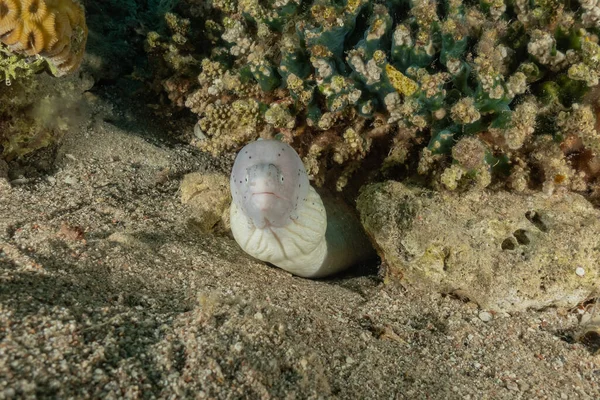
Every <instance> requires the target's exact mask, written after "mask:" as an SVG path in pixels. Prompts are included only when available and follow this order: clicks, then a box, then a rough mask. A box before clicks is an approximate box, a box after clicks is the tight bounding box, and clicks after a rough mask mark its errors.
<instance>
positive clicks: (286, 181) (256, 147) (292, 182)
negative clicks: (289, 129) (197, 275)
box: [230, 140, 375, 278]
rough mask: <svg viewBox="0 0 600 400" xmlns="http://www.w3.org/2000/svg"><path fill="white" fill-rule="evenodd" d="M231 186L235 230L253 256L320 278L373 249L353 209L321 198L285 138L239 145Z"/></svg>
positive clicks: (365, 258) (359, 259)
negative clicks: (284, 141)
mask: <svg viewBox="0 0 600 400" xmlns="http://www.w3.org/2000/svg"><path fill="white" fill-rule="evenodd" d="M230 187H231V195H232V197H233V202H232V204H231V209H230V213H231V230H232V232H233V236H234V238H235V240H236V242H237V243H238V244H239V245H240V247H241V248H242V249H243V250H244V251H245V252H246V253H248V254H249V255H251V256H252V257H254V258H257V259H259V260H261V261H265V262H268V263H270V264H273V265H275V266H277V267H279V268H281V269H284V270H286V271H288V272H291V273H292V274H294V275H298V276H301V277H305V278H321V277H325V276H328V275H332V274H335V273H337V272H340V271H342V270H344V269H346V268H348V267H350V266H352V265H354V264H360V263H363V262H366V261H368V260H369V259H371V258H373V257H374V255H375V251H374V250H373V247H372V246H371V243H370V241H369V239H368V238H367V236H366V235H365V233H364V231H363V229H362V226H361V224H360V222H359V221H358V218H357V217H356V216H355V214H354V213H353V212H352V210H351V209H350V208H349V207H348V206H346V205H345V204H344V203H343V202H342V201H340V200H336V199H334V198H333V197H332V196H324V197H323V198H321V196H320V195H319V194H318V193H317V192H316V191H315V189H314V188H313V187H312V186H311V185H310V183H309V181H308V176H307V175H306V170H305V169H304V165H303V164H302V160H301V159H300V157H299V156H298V154H297V153H296V151H295V150H294V149H293V148H292V147H291V146H289V145H287V144H285V143H283V142H280V141H278V140H258V141H256V142H253V143H250V144H248V145H247V146H245V147H244V148H243V149H242V150H240V152H239V153H238V155H237V157H236V159H235V162H234V165H233V169H232V172H231V179H230Z"/></svg>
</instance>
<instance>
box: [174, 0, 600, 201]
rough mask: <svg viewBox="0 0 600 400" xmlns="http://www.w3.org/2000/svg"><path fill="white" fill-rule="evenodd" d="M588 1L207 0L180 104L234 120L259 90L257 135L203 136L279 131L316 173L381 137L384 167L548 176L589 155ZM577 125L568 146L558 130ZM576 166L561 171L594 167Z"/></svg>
mask: <svg viewBox="0 0 600 400" xmlns="http://www.w3.org/2000/svg"><path fill="white" fill-rule="evenodd" d="M597 9H598V2H597V1H596V0H581V1H580V2H579V4H578V5H574V4H571V3H569V2H566V1H562V0H532V1H527V2H526V1H522V0H515V1H503V0H498V1H496V0H482V1H480V2H479V3H477V2H463V1H462V0H443V1H432V0H387V1H378V2H371V1H366V0H341V1H331V0H315V1H310V0H308V1H304V2H300V1H294V0H267V1H260V2H259V1H256V0H228V1H215V2H213V3H212V5H211V6H210V7H208V8H207V12H206V14H205V16H204V24H205V26H210V27H211V30H210V32H211V35H213V37H215V38H216V39H215V40H214V42H212V47H211V48H210V54H209V55H208V56H207V57H206V59H205V60H204V61H202V66H201V72H200V74H199V76H198V79H197V81H198V83H199V87H197V88H194V90H190V91H189V92H188V93H187V94H186V102H185V104H186V106H187V107H188V108H190V109H191V110H192V111H193V112H195V113H197V114H198V116H199V124H200V126H209V125H210V126H213V125H214V126H216V125H215V124H217V125H218V122H217V120H219V119H220V118H221V119H222V121H221V123H222V124H223V126H230V125H231V118H233V117H234V116H232V115H233V114H235V112H233V114H232V111H231V108H232V105H233V104H235V103H236V102H239V101H244V102H251V101H254V102H256V105H257V106H256V107H255V109H256V110H257V111H256V113H255V114H252V118H253V119H252V123H251V124H250V125H249V126H252V127H253V129H255V131H254V134H253V135H250V134H249V133H248V132H246V131H244V133H240V131H239V129H233V130H232V131H231V132H229V133H227V132H224V131H219V133H216V134H213V133H212V131H211V130H210V129H209V130H206V131H204V130H203V135H202V140H201V141H202V142H205V143H203V144H202V147H204V148H210V149H213V151H216V152H217V153H218V152H222V151H227V150H235V149H237V148H238V147H239V146H241V145H243V144H244V141H246V140H250V139H253V138H255V137H257V136H264V137H272V136H276V135H280V136H283V138H284V140H286V141H288V142H291V143H293V144H294V145H295V147H296V148H297V149H298V150H299V151H300V153H301V154H302V156H303V157H304V161H305V163H306V165H307V168H308V171H309V174H311V177H312V178H313V179H315V180H316V181H317V182H319V183H322V182H324V177H325V172H326V171H328V170H330V169H331V166H333V165H335V164H340V165H341V166H342V169H341V170H340V172H339V174H338V178H339V179H338V181H337V184H336V186H337V188H338V189H339V188H342V187H343V186H344V185H345V184H346V183H347V182H348V180H349V179H350V177H351V174H352V173H353V172H354V171H355V170H357V169H358V166H359V165H360V164H361V162H362V160H364V159H365V158H366V157H367V156H368V155H369V154H370V152H371V151H372V149H373V148H378V149H380V150H379V151H381V149H382V148H383V149H385V150H383V154H384V157H383V160H382V165H383V166H384V167H385V169H389V168H390V167H393V166H394V165H395V164H403V165H405V166H406V167H408V168H413V167H416V171H417V172H419V173H420V174H427V175H429V176H430V177H431V178H432V179H433V182H437V183H442V184H443V185H444V186H445V187H447V188H450V189H455V188H459V187H463V186H464V185H463V183H469V182H475V183H476V185H477V186H478V187H485V186H487V185H489V184H491V183H493V182H495V181H497V182H500V183H503V182H505V183H507V184H509V185H511V186H512V187H513V188H515V189H517V188H518V189H519V190H521V189H523V188H525V187H527V186H529V185H534V184H536V183H537V184H544V185H546V186H547V187H549V186H552V185H549V184H547V182H549V181H553V180H555V179H554V178H549V177H551V176H556V174H555V173H553V172H548V171H550V170H551V169H552V168H554V167H550V165H567V166H569V165H571V163H572V160H575V159H576V158H577V157H578V155H579V154H580V153H581V154H583V152H587V153H585V154H588V155H589V154H590V153H589V152H591V154H592V157H598V156H599V152H600V147H599V142H598V136H599V135H598V132H597V131H596V128H595V125H596V124H595V114H594V112H593V111H591V108H590V107H589V106H587V105H586V102H587V101H589V96H588V97H586V95H587V94H588V93H589V92H590V88H592V87H594V86H596V85H598V81H599V80H600V46H599V45H598V36H599V34H600V23H599V21H598V18H597ZM207 54H208V53H207ZM215 104H216V105H215ZM215 107H217V108H218V109H219V110H220V109H223V110H228V113H225V114H222V113H221V114H215V113H214V109H215ZM228 107H229V108H228ZM596 112H597V111H596ZM566 120H569V122H570V123H565V122H564V121H566ZM539 136H543V137H545V138H549V139H550V140H551V142H552V143H555V144H556V146H558V147H557V148H558V149H559V151H558V152H556V151H554V150H556V148H552V151H550V150H548V149H550V147H551V146H550V145H548V144H547V143H546V141H544V140H546V139H544V140H540V139H538V137H539ZM573 138H576V139H577V140H579V142H578V143H581V145H580V146H579V147H577V146H566V145H561V143H563V142H566V141H570V142H569V143H571V142H572V141H573V140H574V139H573ZM375 141H380V142H383V143H386V144H385V145H382V146H373V143H375ZM461 143H462V144H463V145H460V144H461ZM386 146H387V147H386ZM539 146H541V147H539ZM549 146H550V147H549ZM482 148H485V151H483V152H482V150H481V149H482ZM542 148H543V149H545V150H543V151H542V150H540V149H542ZM538 150H539V151H538ZM540 151H541V153H540ZM471 153H472V154H471ZM575 153H577V154H575ZM482 154H483V155H482ZM539 154H544V157H542V158H543V159H544V160H546V161H548V160H549V159H550V158H552V157H555V158H556V160H557V161H556V162H555V163H554V164H553V163H552V162H550V161H548V162H546V161H544V162H540V161H539V160H538V159H539V158H540V156H539ZM415 156H416V157H415ZM586 157H588V156H586ZM588 158H589V157H588ZM474 159H477V160H478V161H477V162H478V163H479V164H477V163H475V164H477V166H474V165H475V164H474V161H472V160H474ZM415 160H416V162H415ZM465 160H471V161H469V162H466V161H465ZM465 163H466V164H465ZM577 168H578V167H577V166H576V165H574V164H573V166H572V168H571V169H572V170H573V171H574V172H569V173H568V175H569V176H571V177H572V178H573V179H571V178H569V179H565V180H563V181H561V185H563V186H564V185H567V183H564V182H577V184H573V185H571V186H568V185H567V186H568V187H569V188H570V189H573V190H582V188H583V190H587V188H589V187H590V185H592V184H594V182H597V181H598V179H600V178H599V177H598V175H600V174H597V173H594V172H590V171H592V169H589V168H588V169H585V170H584V169H581V170H577ZM558 169H560V170H561V171H562V170H565V171H566V170H567V169H566V167H565V168H562V167H561V168H558ZM581 173H583V174H584V175H585V176H583V177H582V176H581ZM578 174H579V175H578ZM575 175H578V176H579V178H577V179H575ZM536 178H537V179H538V181H537V182H536V181H535V179H536ZM559 180H560V179H559ZM581 182H584V183H585V184H581Z"/></svg>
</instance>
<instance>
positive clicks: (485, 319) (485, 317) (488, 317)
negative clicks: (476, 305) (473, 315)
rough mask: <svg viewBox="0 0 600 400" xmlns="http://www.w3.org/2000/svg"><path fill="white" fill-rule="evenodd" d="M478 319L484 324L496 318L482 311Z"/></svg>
mask: <svg viewBox="0 0 600 400" xmlns="http://www.w3.org/2000/svg"><path fill="white" fill-rule="evenodd" d="M478 317H479V319H480V320H482V321H483V322H490V321H491V320H492V319H494V317H493V316H492V314H490V313H489V312H487V311H481V312H480V313H479V314H478Z"/></svg>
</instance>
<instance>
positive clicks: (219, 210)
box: [180, 172, 231, 232]
mask: <svg viewBox="0 0 600 400" xmlns="http://www.w3.org/2000/svg"><path fill="white" fill-rule="evenodd" d="M180 190H181V202H182V203H183V204H187V205H189V206H190V208H191V209H192V214H193V221H192V222H193V223H194V225H195V226H197V227H198V228H199V229H200V230H201V231H202V232H210V231H212V230H214V229H215V226H217V225H219V224H220V225H221V226H222V227H223V229H224V230H227V225H228V224H229V212H228V211H229V204H231V195H230V192H229V178H228V177H227V176H225V175H222V174H218V173H201V172H194V173H191V174H187V175H186V176H185V177H184V178H183V181H182V182H181V186H180Z"/></svg>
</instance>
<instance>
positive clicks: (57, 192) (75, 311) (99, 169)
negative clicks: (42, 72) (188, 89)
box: [0, 99, 600, 399]
mask: <svg viewBox="0 0 600 400" xmlns="http://www.w3.org/2000/svg"><path fill="white" fill-rule="evenodd" d="M96 101H97V103H96V106H95V107H96V108H97V110H96V112H95V113H94V114H93V117H91V118H90V119H89V120H88V121H86V123H85V124H84V125H82V126H79V127H76V128H73V129H72V130H71V131H70V132H69V133H68V134H67V135H66V136H65V138H64V140H62V142H61V143H60V145H59V146H58V148H54V149H49V150H47V151H45V152H42V153H40V154H39V155H36V156H34V157H29V158H27V159H25V160H24V161H20V162H18V163H17V162H14V163H12V164H10V170H9V178H8V180H6V181H3V182H4V183H3V184H1V185H0V399H4V398H218V399H237V398H248V399H254V398H264V399H268V398H282V399H304V398H340V399H350V398H357V399H394V398H398V399H403V398H406V399H515V398H523V399H534V398H535V399H598V398H600V355H593V353H592V351H591V349H590V348H588V347H586V346H584V345H582V344H580V343H575V342H574V341H573V339H572V338H573V333H574V332H575V331H576V329H577V325H578V316H577V313H576V312H573V311H572V310H564V309H555V308H549V309H546V310H543V311H528V312H523V313H515V314H512V315H508V314H502V315H501V314H496V315H492V316H491V317H493V318H491V319H489V315H487V314H485V313H483V314H482V313H481V311H482V310H480V309H478V307H477V305H476V304H474V303H470V302H463V301H461V300H459V299H456V298H450V297H447V296H442V295H440V294H436V293H414V292H412V291H410V290H405V289H403V288H402V287H401V286H400V285H394V284H384V283H383V282H382V281H381V280H380V279H379V278H378V277H377V274H376V271H375V273H373V271H366V272H363V271H354V272H353V273H351V274H347V275H345V276H341V277H338V278H335V279H331V280H320V281H312V280H306V279H301V278H297V277H293V276H291V275H290V274H288V273H286V272H284V271H282V270H279V269H276V268H272V267H269V266H267V265H264V264H262V263H259V262H256V261H253V260H252V259H250V258H249V257H248V256H246V255H245V254H244V253H243V252H242V251H241V250H240V249H239V248H238V246H237V245H236V243H235V242H234V241H233V240H232V239H231V238H230V237H229V236H228V235H226V234H205V233H201V232H200V231H199V230H198V229H197V228H195V227H194V224H193V223H191V221H192V220H193V212H192V210H190V209H189V208H187V207H186V206H185V205H183V204H182V203H181V201H180V196H179V193H178V190H179V184H180V182H181V179H182V177H183V176H184V175H185V174H187V173H190V172H196V171H200V172H214V171H217V172H218V171H221V172H223V173H225V174H226V173H228V168H230V166H231V162H232V157H227V158H226V159H220V160H216V159H213V158H211V157H209V156H207V155H205V154H202V153H200V152H198V151H196V150H194V149H192V148H191V147H190V146H188V145H186V144H183V143H176V142H173V141H171V140H168V139H165V136H164V134H163V132H161V130H160V129H159V128H158V126H159V124H154V123H153V122H152V116H151V115H146V114H144V113H145V111H143V110H141V111H140V110H137V111H131V112H128V111H127V112H126V111H122V110H123V109H124V108H123V107H121V106H120V105H119V104H111V103H110V101H108V100H101V99H97V100H96ZM115 110H118V111H115ZM141 124H143V125H141ZM8 181H10V182H11V184H10V185H9V184H7V183H6V182H8ZM488 319H489V320H488ZM484 320H485V321H484Z"/></svg>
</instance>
